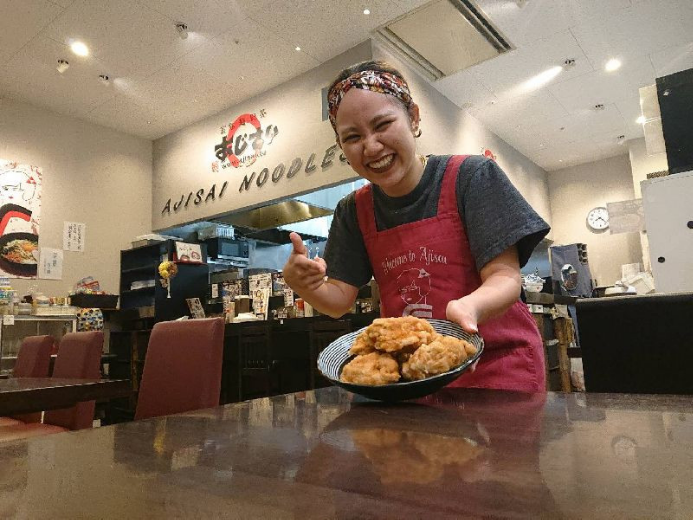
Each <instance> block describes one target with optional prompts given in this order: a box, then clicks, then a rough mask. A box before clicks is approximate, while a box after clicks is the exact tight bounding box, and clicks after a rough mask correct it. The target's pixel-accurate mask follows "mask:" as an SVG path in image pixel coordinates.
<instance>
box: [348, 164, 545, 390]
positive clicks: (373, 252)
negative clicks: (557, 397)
mask: <svg viewBox="0 0 693 520" xmlns="http://www.w3.org/2000/svg"><path fill="white" fill-rule="evenodd" d="M466 158H467V156H452V157H450V159H449V161H448V164H447V168H446V169H445V174H444V177H443V186H442V189H441V192H440V199H439V201H438V213H437V215H436V216H434V217H431V218H427V219H424V220H420V221H417V222H412V223H410V224H403V225H401V226H397V227H394V228H392V229H387V230H385V231H378V230H377V228H376V224H375V214H374V211H373V192H372V187H371V185H370V184H368V185H366V186H364V187H363V188H361V189H359V190H358V191H357V192H356V211H357V215H358V221H359V228H360V229H361V233H362V234H363V239H364V242H365V244H366V249H367V251H368V257H369V259H370V262H371V266H372V268H373V276H374V277H375V280H376V282H378V286H379V287H380V299H381V301H380V313H381V315H382V316H391V317H392V316H409V315H411V316H418V317H421V318H437V319H446V315H445V311H446V308H447V305H448V302H449V301H450V300H456V299H459V298H461V297H462V296H466V295H467V294H470V293H472V292H473V291H475V290H476V289H477V288H478V287H479V286H480V285H481V277H480V275H479V272H478V271H477V269H476V264H475V261H474V257H473V256H472V253H471V250H470V248H469V241H468V239H467V233H466V231H465V229H464V225H463V223H462V220H461V219H460V216H459V212H458V210H457V197H456V195H455V193H456V189H455V187H456V184H457V175H458V172H459V168H460V165H461V164H462V162H463V161H464V160H465V159H466ZM479 333H480V334H481V336H482V337H483V338H484V343H485V345H484V346H485V350H484V353H483V355H482V356H481V358H480V360H479V365H478V366H477V369H476V371H474V372H473V373H467V374H464V375H463V376H462V377H460V378H459V379H457V380H455V381H454V382H453V383H452V384H450V386H461V387H474V388H498V389H503V390H519V391H525V392H543V391H545V381H546V374H545V372H544V348H543V345H542V340H541V336H540V335H539V331H538V330H537V326H536V324H535V322H534V319H533V318H532V316H531V314H530V313H529V310H528V309H527V306H526V305H525V304H524V303H522V302H521V301H519V300H518V301H517V302H515V303H514V304H513V305H512V307H510V309H508V310H507V311H506V312H505V313H504V314H503V315H501V316H498V317H496V318H493V319H490V320H488V321H486V322H485V323H483V324H481V325H479Z"/></svg>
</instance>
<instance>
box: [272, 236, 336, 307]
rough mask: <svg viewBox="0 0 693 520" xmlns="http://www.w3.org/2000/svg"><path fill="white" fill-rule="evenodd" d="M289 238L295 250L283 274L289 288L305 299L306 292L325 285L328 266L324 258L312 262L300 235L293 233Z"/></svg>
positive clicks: (316, 258) (317, 258)
mask: <svg viewBox="0 0 693 520" xmlns="http://www.w3.org/2000/svg"><path fill="white" fill-rule="evenodd" d="M289 237H290V238H291V243H292V245H293V246H294V249H293V251H291V254H290V255H289V259H288V260H287V261H286V264H285V265H284V269H283V271H282V272H283V274H284V280H285V281H286V283H287V284H288V285H289V287H291V288H292V289H293V290H294V291H295V292H297V293H298V294H299V295H300V296H303V297H304V294H305V293H306V292H313V291H316V290H317V289H319V288H320V286H321V285H322V284H324V283H325V275H326V273H327V264H326V263H325V260H323V259H322V258H319V257H315V258H314V259H312V260H311V259H310V258H309V257H308V250H307V249H306V246H305V245H304V244H303V240H301V237H300V235H299V234H298V233H291V234H290V235H289Z"/></svg>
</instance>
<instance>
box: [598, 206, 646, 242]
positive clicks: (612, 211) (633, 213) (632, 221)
mask: <svg viewBox="0 0 693 520" xmlns="http://www.w3.org/2000/svg"><path fill="white" fill-rule="evenodd" d="M606 209H607V211H608V212H609V232H610V233H611V234H612V235H615V234H618V233H638V232H640V231H644V230H645V211H644V210H643V207H642V199H633V200H623V201H620V202H609V203H607V205H606Z"/></svg>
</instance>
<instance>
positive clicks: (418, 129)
mask: <svg viewBox="0 0 693 520" xmlns="http://www.w3.org/2000/svg"><path fill="white" fill-rule="evenodd" d="M419 137H421V129H420V128H417V129H416V132H414V139H418V138H419Z"/></svg>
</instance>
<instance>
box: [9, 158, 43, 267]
mask: <svg viewBox="0 0 693 520" xmlns="http://www.w3.org/2000/svg"><path fill="white" fill-rule="evenodd" d="M40 222H41V169H40V168H39V167H38V166H29V165H27V164H19V163H17V162H12V161H4V160H2V159H0V276H5V277H9V278H36V274H37V267H38V259H39V250H38V240H39V225H40Z"/></svg>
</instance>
